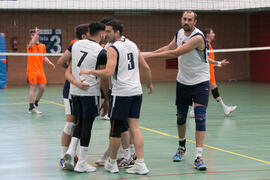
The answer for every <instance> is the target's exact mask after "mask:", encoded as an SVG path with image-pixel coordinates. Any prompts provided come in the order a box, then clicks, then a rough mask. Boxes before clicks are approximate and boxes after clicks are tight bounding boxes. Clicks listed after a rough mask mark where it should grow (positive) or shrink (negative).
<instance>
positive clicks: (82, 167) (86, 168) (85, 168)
mask: <svg viewBox="0 0 270 180" xmlns="http://www.w3.org/2000/svg"><path fill="white" fill-rule="evenodd" d="M74 171H76V172H81V173H82V172H95V171H96V167H93V166H91V165H90V164H88V163H87V162H83V163H79V162H78V163H77V165H76V166H75V168H74Z"/></svg>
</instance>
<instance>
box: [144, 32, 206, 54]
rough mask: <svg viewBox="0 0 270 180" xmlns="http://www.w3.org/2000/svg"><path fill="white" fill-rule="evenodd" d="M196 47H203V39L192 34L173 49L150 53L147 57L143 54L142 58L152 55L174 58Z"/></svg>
mask: <svg viewBox="0 0 270 180" xmlns="http://www.w3.org/2000/svg"><path fill="white" fill-rule="evenodd" d="M196 48H198V49H204V48H205V45H204V40H203V38H202V37H201V36H194V37H193V38H191V39H190V40H189V41H188V42H187V43H186V44H184V45H183V46H180V47H178V48H176V49H174V50H166V51H163V52H158V53H150V54H148V57H145V56H144V58H152V57H164V58H176V57H178V56H181V55H183V54H185V53H187V52H190V51H192V50H193V49H196Z"/></svg>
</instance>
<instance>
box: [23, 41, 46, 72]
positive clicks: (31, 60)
mask: <svg viewBox="0 0 270 180" xmlns="http://www.w3.org/2000/svg"><path fill="white" fill-rule="evenodd" d="M27 53H46V47H45V45H44V44H41V43H39V44H34V45H33V46H32V48H29V46H28V45H27ZM27 71H39V72H43V56H28V57H27Z"/></svg>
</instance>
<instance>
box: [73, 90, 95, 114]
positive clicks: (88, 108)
mask: <svg viewBox="0 0 270 180" xmlns="http://www.w3.org/2000/svg"><path fill="white" fill-rule="evenodd" d="M71 97H72V107H73V109H72V114H73V115H74V116H75V117H76V118H77V119H91V118H95V117H96V116H98V115H99V96H76V95H71Z"/></svg>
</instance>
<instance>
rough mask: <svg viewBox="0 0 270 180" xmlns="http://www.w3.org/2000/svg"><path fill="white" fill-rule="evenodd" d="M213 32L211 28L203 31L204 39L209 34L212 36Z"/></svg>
mask: <svg viewBox="0 0 270 180" xmlns="http://www.w3.org/2000/svg"><path fill="white" fill-rule="evenodd" d="M211 30H212V29H211V28H209V27H207V28H205V29H204V30H203V35H204V37H206V35H207V34H210V32H211Z"/></svg>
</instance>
